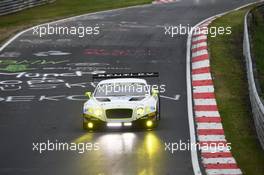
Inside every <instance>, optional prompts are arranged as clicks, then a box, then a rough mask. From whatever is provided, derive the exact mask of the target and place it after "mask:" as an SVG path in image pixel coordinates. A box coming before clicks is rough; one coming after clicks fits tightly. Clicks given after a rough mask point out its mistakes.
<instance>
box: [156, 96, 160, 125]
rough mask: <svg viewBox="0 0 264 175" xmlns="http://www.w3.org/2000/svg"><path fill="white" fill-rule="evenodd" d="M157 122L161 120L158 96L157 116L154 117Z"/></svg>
mask: <svg viewBox="0 0 264 175" xmlns="http://www.w3.org/2000/svg"><path fill="white" fill-rule="evenodd" d="M156 119H157V120H161V116H160V96H159V97H158V104H157V116H156Z"/></svg>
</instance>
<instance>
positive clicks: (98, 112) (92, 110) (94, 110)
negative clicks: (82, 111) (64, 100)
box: [87, 108, 103, 116]
mask: <svg viewBox="0 0 264 175" xmlns="http://www.w3.org/2000/svg"><path fill="white" fill-rule="evenodd" d="M87 112H88V113H89V114H92V115H95V116H101V115H102V114H103V110H102V109H101V108H88V109H87Z"/></svg>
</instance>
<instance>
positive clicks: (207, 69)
mask: <svg viewBox="0 0 264 175" xmlns="http://www.w3.org/2000/svg"><path fill="white" fill-rule="evenodd" d="M202 73H210V67H202V68H198V69H193V70H192V74H193V75H194V74H202Z"/></svg>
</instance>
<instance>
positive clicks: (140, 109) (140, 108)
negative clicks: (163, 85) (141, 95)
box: [137, 107, 145, 115]
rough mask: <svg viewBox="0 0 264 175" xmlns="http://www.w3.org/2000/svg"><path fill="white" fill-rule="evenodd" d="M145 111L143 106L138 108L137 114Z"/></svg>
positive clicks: (142, 113)
mask: <svg viewBox="0 0 264 175" xmlns="http://www.w3.org/2000/svg"><path fill="white" fill-rule="evenodd" d="M144 113H145V110H144V108H143V107H139V108H137V115H144Z"/></svg>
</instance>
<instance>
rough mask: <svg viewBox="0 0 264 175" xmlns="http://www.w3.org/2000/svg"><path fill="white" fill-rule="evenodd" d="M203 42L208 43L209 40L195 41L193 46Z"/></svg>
mask: <svg viewBox="0 0 264 175" xmlns="http://www.w3.org/2000/svg"><path fill="white" fill-rule="evenodd" d="M203 42H207V39H202V40H198V41H193V42H192V44H199V43H203Z"/></svg>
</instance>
